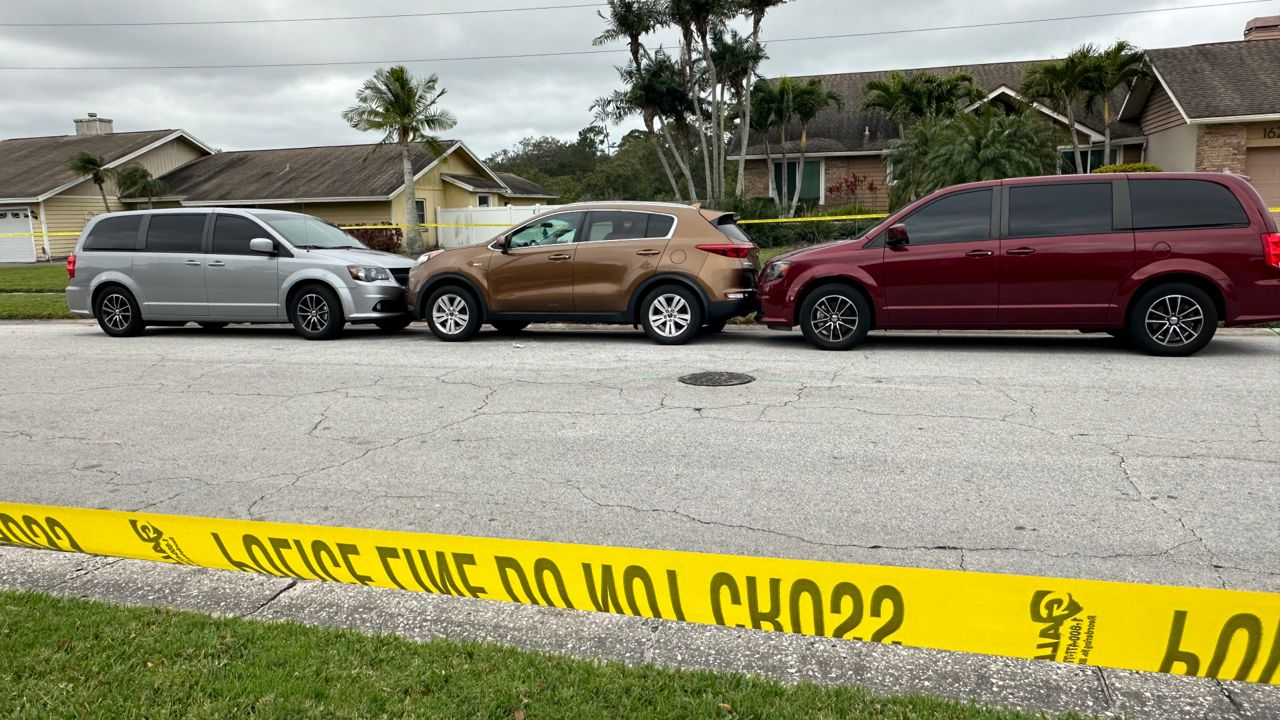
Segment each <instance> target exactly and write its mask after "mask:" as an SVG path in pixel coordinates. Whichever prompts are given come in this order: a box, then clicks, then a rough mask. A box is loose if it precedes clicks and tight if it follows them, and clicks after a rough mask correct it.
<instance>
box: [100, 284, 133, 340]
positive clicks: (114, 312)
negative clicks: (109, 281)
mask: <svg viewBox="0 0 1280 720" xmlns="http://www.w3.org/2000/svg"><path fill="white" fill-rule="evenodd" d="M101 312H102V322H104V323H106V325H107V327H109V328H111V329H112V330H115V331H117V332H121V331H123V330H124V329H125V328H126V327H128V326H129V321H130V320H132V319H133V308H132V307H131V306H130V305H129V299H128V298H126V297H125V296H123V295H121V294H119V293H112V294H110V295H108V296H106V297H105V298H103V299H102V311H101Z"/></svg>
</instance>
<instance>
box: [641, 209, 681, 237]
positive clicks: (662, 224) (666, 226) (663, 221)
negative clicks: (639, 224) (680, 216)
mask: <svg viewBox="0 0 1280 720" xmlns="http://www.w3.org/2000/svg"><path fill="white" fill-rule="evenodd" d="M675 224H676V219H675V218H673V217H671V216H670V215H650V216H649V231H648V232H647V233H645V234H646V235H647V236H648V237H651V238H663V237H666V236H667V235H668V234H670V233H671V228H672V226H674V225H675Z"/></svg>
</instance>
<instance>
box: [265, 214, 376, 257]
mask: <svg viewBox="0 0 1280 720" xmlns="http://www.w3.org/2000/svg"><path fill="white" fill-rule="evenodd" d="M258 219H259V220H262V221H263V222H265V223H266V224H268V225H270V226H271V229H273V230H275V231H276V232H278V233H280V234H281V235H283V236H284V239H285V240H288V241H289V244H290V245H292V246H294V247H296V248H303V249H307V248H321V249H325V248H328V249H334V248H365V247H366V246H365V244H364V243H362V242H360V241H359V240H357V239H355V238H354V237H352V236H350V235H348V234H347V233H345V232H343V231H341V230H339V229H338V228H336V227H334V226H332V225H330V224H329V223H327V222H325V221H323V220H320V219H319V218H314V217H311V216H309V215H259V216H258Z"/></svg>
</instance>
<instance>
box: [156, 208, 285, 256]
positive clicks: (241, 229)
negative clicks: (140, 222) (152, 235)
mask: <svg viewBox="0 0 1280 720" xmlns="http://www.w3.org/2000/svg"><path fill="white" fill-rule="evenodd" d="M152 222H154V220H153V221H152ZM254 238H270V235H269V234H268V233H267V231H266V230H264V229H263V228H262V226H261V225H259V224H258V223H256V222H254V221H252V220H250V219H248V218H242V217H237V216H235V215H219V216H217V220H215V221H214V223H213V252H214V253H215V254H217V255H255V254H256V253H253V252H250V251H249V241H250V240H252V239H254Z"/></svg>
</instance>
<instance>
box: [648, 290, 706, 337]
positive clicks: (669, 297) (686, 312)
mask: <svg viewBox="0 0 1280 720" xmlns="http://www.w3.org/2000/svg"><path fill="white" fill-rule="evenodd" d="M640 325H641V327H643V328H644V332H645V334H646V335H648V336H649V338H650V339H651V340H653V341H654V342H656V343H658V344H659V345H683V344H685V343H687V342H689V341H690V340H692V339H693V337H694V336H695V335H697V334H698V331H699V330H701V329H702V302H701V301H700V300H699V299H698V296H697V295H695V294H694V293H693V291H692V290H689V289H688V288H683V287H680V286H678V285H667V286H665V287H660V288H658V289H657V290H654V291H653V292H651V293H649V296H648V297H646V298H645V299H644V302H643V303H641V304H640Z"/></svg>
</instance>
